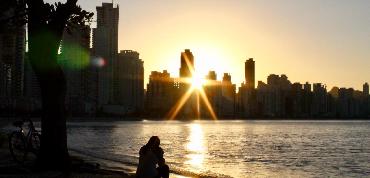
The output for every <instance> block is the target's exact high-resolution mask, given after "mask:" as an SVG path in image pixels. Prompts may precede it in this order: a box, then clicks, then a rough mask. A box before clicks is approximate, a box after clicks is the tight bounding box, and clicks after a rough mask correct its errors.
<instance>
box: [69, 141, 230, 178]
mask: <svg viewBox="0 0 370 178" xmlns="http://www.w3.org/2000/svg"><path fill="white" fill-rule="evenodd" d="M69 150H70V151H72V152H74V153H77V154H79V155H80V156H82V157H84V158H88V159H91V160H93V161H97V162H100V163H102V162H101V161H103V164H105V165H103V166H104V167H105V168H108V169H114V170H121V171H128V172H135V170H136V167H137V161H135V160H138V157H137V156H130V155H124V156H123V157H124V158H125V159H120V158H118V157H107V156H106V155H105V156H103V155H98V154H96V153H93V152H88V151H83V150H79V149H76V148H69ZM106 162H109V163H106ZM112 163H113V164H112ZM168 164H169V167H170V168H171V170H170V173H173V174H177V175H180V176H186V177H196V178H215V177H218V178H232V177H231V176H228V175H224V174H218V173H214V172H211V171H206V172H194V171H189V170H186V169H183V168H181V167H179V166H175V165H173V164H174V163H171V162H168Z"/></svg>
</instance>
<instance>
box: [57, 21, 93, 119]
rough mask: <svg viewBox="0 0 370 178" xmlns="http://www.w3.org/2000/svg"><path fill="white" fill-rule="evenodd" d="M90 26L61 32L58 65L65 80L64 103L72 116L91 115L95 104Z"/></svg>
mask: <svg viewBox="0 0 370 178" xmlns="http://www.w3.org/2000/svg"><path fill="white" fill-rule="evenodd" d="M90 32H91V29H90V27H89V26H83V27H78V28H73V29H71V30H70V31H69V32H68V31H65V32H64V33H63V38H62V42H61V47H60V51H61V54H60V55H59V57H58V62H59V64H60V65H61V67H62V69H63V71H64V74H65V76H66V81H67V95H66V104H67V109H68V111H69V112H70V113H71V114H74V115H83V114H94V113H95V112H96V105H97V92H98V91H97V77H98V76H97V74H98V73H97V68H96V67H95V66H93V65H92V61H91V60H92V57H91V54H90V39H91V37H90Z"/></svg>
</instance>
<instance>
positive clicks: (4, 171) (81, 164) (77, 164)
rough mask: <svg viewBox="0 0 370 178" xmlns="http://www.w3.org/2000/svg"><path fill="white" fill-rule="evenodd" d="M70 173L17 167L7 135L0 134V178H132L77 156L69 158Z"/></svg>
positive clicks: (29, 166)
mask: <svg viewBox="0 0 370 178" xmlns="http://www.w3.org/2000/svg"><path fill="white" fill-rule="evenodd" d="M71 159H72V171H71V172H70V173H69V174H64V173H62V172H58V171H36V170H35V169H34V168H32V163H28V164H26V165H23V166H21V165H19V164H17V163H16V162H14V161H13V159H12V157H11V155H10V152H9V149H8V140H7V135H6V134H4V133H0V177H4V178H5V177H6V178H13V177H14V178H15V177H22V178H39V177H40V178H64V177H66V178H98V177H102V178H134V177H135V176H134V175H129V174H127V173H125V172H122V171H114V170H108V169H102V168H100V166H99V165H98V164H97V163H93V162H87V161H84V160H83V159H82V158H80V157H77V156H73V155H72V156H71Z"/></svg>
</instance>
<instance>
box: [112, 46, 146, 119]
mask: <svg viewBox="0 0 370 178" xmlns="http://www.w3.org/2000/svg"><path fill="white" fill-rule="evenodd" d="M113 94H114V100H113V103H114V104H118V105H122V106H124V107H125V108H126V109H127V112H139V111H141V110H142V109H143V104H144V62H143V61H142V60H141V59H140V58H139V53H138V52H136V51H132V50H122V51H121V52H120V53H119V54H118V59H117V62H116V65H115V66H114V93H113Z"/></svg>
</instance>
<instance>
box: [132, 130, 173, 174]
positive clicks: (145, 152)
mask: <svg viewBox="0 0 370 178" xmlns="http://www.w3.org/2000/svg"><path fill="white" fill-rule="evenodd" d="M159 145H160V140H159V138H158V136H152V137H150V139H149V141H148V143H147V144H146V145H144V146H142V147H141V148H140V151H139V165H138V167H137V169H136V177H137V178H168V177H169V171H170V169H169V167H168V165H166V161H165V159H164V158H163V154H164V151H163V149H162V148H161V147H160V146H159ZM157 165H158V167H157Z"/></svg>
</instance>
